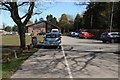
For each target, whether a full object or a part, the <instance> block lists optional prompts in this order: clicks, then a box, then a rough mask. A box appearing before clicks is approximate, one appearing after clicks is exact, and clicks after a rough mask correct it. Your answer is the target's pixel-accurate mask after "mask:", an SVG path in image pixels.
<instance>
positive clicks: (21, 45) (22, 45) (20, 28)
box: [18, 25, 26, 49]
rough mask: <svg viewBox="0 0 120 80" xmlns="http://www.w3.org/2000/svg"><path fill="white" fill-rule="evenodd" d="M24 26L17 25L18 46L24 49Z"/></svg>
mask: <svg viewBox="0 0 120 80" xmlns="http://www.w3.org/2000/svg"><path fill="white" fill-rule="evenodd" d="M24 27H25V26H24V25H19V26H18V29H19V37H20V48H22V49H24V48H25V46H26V42H25V41H26V40H25V28H24Z"/></svg>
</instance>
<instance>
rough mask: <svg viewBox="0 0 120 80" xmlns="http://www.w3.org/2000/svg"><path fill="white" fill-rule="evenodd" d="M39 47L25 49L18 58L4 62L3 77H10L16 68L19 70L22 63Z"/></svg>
mask: <svg viewBox="0 0 120 80" xmlns="http://www.w3.org/2000/svg"><path fill="white" fill-rule="evenodd" d="M36 51H37V49H36V48H34V49H31V50H30V51H24V52H23V53H22V54H21V56H20V57H19V58H17V59H14V60H12V61H10V62H9V63H5V64H2V78H10V77H11V76H12V75H13V74H14V73H15V71H16V70H18V69H19V68H20V66H21V64H22V63H23V62H24V61H25V60H26V59H27V58H28V57H29V56H31V55H32V54H33V53H34V52H36Z"/></svg>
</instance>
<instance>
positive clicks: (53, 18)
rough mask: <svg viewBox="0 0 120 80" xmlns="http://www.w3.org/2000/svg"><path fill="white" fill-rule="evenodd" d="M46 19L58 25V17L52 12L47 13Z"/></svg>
mask: <svg viewBox="0 0 120 80" xmlns="http://www.w3.org/2000/svg"><path fill="white" fill-rule="evenodd" d="M46 19H47V21H48V22H51V23H53V24H55V25H58V22H57V19H56V17H53V15H51V14H50V15H47V17H46Z"/></svg>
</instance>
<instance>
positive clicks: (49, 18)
mask: <svg viewBox="0 0 120 80" xmlns="http://www.w3.org/2000/svg"><path fill="white" fill-rule="evenodd" d="M46 19H47V21H48V22H52V19H53V15H51V14H50V15H47V17H46Z"/></svg>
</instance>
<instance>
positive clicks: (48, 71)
mask: <svg viewBox="0 0 120 80" xmlns="http://www.w3.org/2000/svg"><path fill="white" fill-rule="evenodd" d="M117 52H118V44H117V43H114V44H109V43H102V42H101V41H99V40H89V39H76V38H71V37H66V36H62V49H54V48H52V49H39V51H38V52H36V53H35V54H34V55H32V56H31V57H30V58H29V59H28V60H26V61H25V62H24V63H23V64H22V66H21V68H20V69H19V70H18V71H17V72H16V73H15V74H14V75H13V76H12V78H118V77H119V75H118V71H119V70H118V66H119V64H118V58H119V57H118V54H116V53H117Z"/></svg>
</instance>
